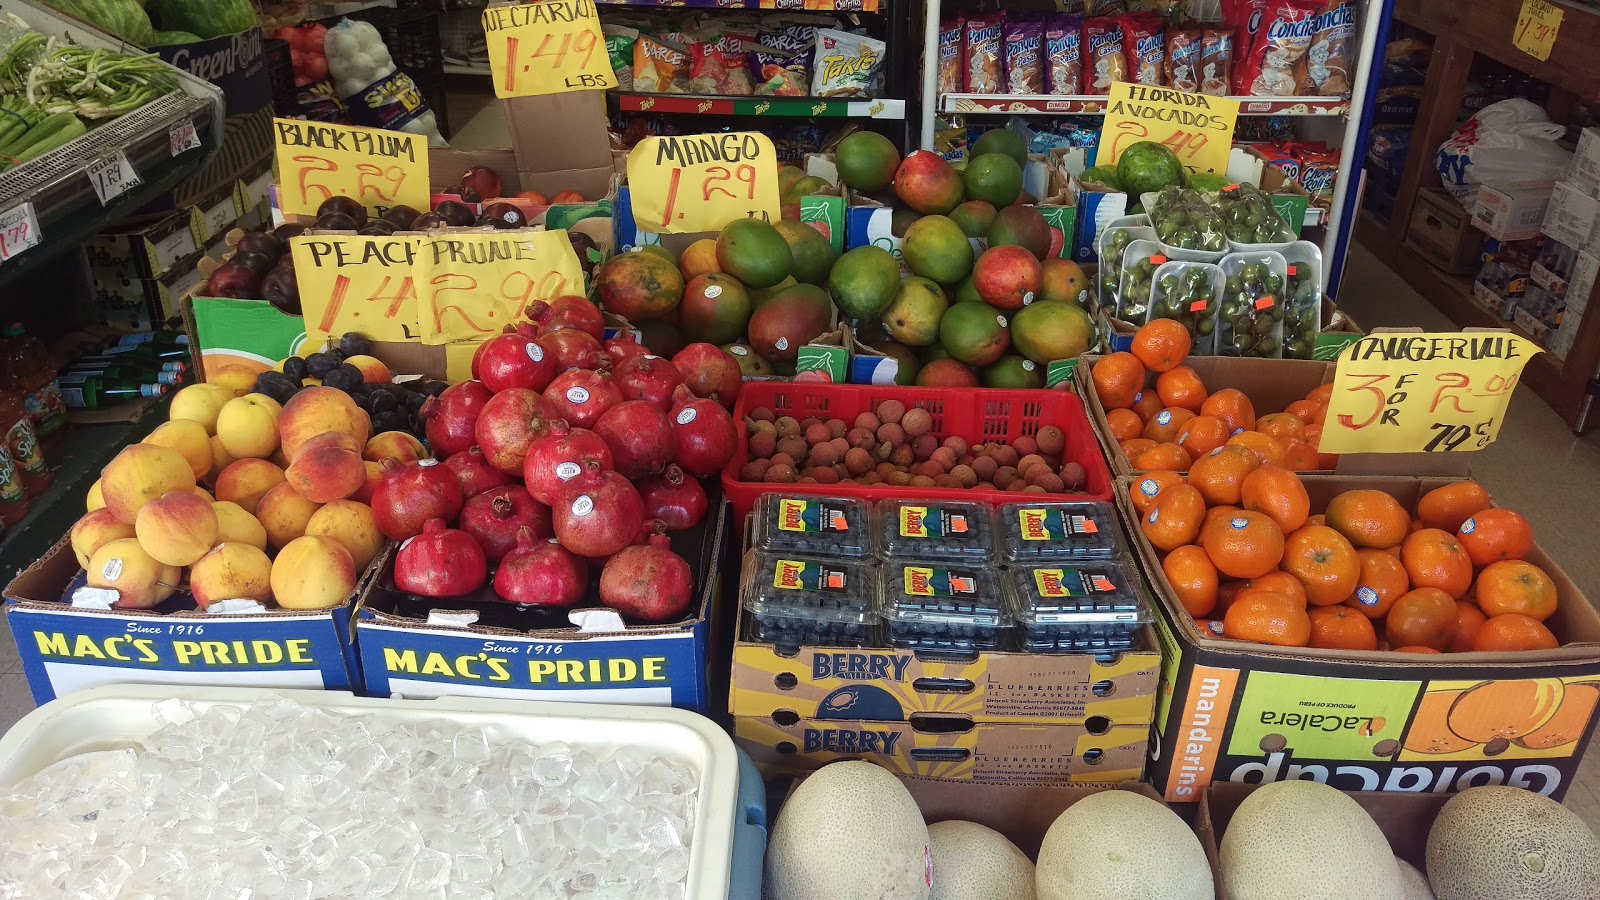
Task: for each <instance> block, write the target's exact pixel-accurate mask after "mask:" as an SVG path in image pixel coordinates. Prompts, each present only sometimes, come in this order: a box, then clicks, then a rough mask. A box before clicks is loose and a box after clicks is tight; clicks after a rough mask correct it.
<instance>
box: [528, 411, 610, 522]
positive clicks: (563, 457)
mask: <svg viewBox="0 0 1600 900" xmlns="http://www.w3.org/2000/svg"><path fill="white" fill-rule="evenodd" d="M591 461H593V462H596V463H598V464H599V465H600V468H602V469H611V468H615V466H614V465H613V464H612V461H611V448H610V447H608V446H606V442H605V441H603V440H601V439H600V436H599V435H597V434H595V433H594V432H592V431H589V430H588V429H586V428H573V427H571V426H569V425H568V424H567V423H566V422H563V421H562V420H560V419H555V420H553V421H551V422H550V427H549V430H547V431H546V432H545V433H544V434H542V435H540V436H539V437H538V438H536V439H535V440H534V442H533V443H532V444H530V445H528V455H527V458H526V459H524V460H523V463H522V481H523V483H524V484H526V485H527V486H528V493H530V494H532V495H533V498H534V499H535V500H538V501H539V502H540V503H545V504H549V503H554V502H555V499H556V493H557V492H558V490H559V489H560V487H561V484H562V482H565V481H570V480H572V479H573V478H576V477H578V476H579V475H581V474H583V472H584V471H585V469H586V468H587V463H589V462H591Z"/></svg>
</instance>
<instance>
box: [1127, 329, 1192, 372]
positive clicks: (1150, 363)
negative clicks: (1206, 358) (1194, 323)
mask: <svg viewBox="0 0 1600 900" xmlns="http://www.w3.org/2000/svg"><path fill="white" fill-rule="evenodd" d="M1193 343H1194V341H1193V338H1191V337H1190V336H1189V329H1187V328H1185V327H1184V326H1183V323H1182V322H1179V321H1178V320H1177V319H1151V320H1150V322H1148V323H1147V324H1146V325H1145V326H1144V327H1142V328H1140V329H1139V330H1138V331H1136V332H1134V335H1133V344H1132V345H1131V346H1130V347H1129V348H1128V349H1129V350H1131V351H1132V352H1133V355H1134V356H1135V357H1137V358H1138V360H1139V362H1141V363H1143V364H1144V367H1145V368H1146V369H1149V370H1150V371H1152V372H1166V371H1168V370H1170V369H1172V368H1173V367H1175V366H1177V365H1178V364H1179V363H1181V362H1183V360H1184V358H1185V357H1187V356H1188V355H1189V349H1190V347H1192V346H1193Z"/></svg>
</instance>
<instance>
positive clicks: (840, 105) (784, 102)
mask: <svg viewBox="0 0 1600 900" xmlns="http://www.w3.org/2000/svg"><path fill="white" fill-rule="evenodd" d="M609 95H610V96H611V97H612V98H614V102H615V103H616V104H617V106H618V108H620V109H621V110H622V111H623V112H656V113H685V114H689V115H703V116H767V117H770V118H802V119H810V118H826V119H904V118H905V117H906V102H905V101H904V100H892V99H889V98H880V99H876V100H834V99H829V98H826V97H767V96H760V97H715V96H706V95H700V94H641V93H635V92H630V91H611V92H609Z"/></svg>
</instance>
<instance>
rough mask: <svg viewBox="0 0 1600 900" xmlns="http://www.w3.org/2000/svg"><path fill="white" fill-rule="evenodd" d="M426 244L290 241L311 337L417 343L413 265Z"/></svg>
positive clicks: (355, 238)
mask: <svg viewBox="0 0 1600 900" xmlns="http://www.w3.org/2000/svg"><path fill="white" fill-rule="evenodd" d="M421 244H422V238H420V237H416V236H412V237H368V236H362V235H350V236H343V235H318V236H311V237H308V236H305V235H302V236H300V237H296V238H293V239H291V240H290V241H289V250H290V252H291V253H293V254H294V270H295V277H296V280H297V282H298V283H299V286H300V309H301V315H302V316H303V317H304V319H305V323H306V339H307V340H309V341H310V342H311V343H312V345H313V346H319V347H320V346H322V342H324V341H326V340H328V339H329V338H331V337H334V336H336V335H341V334H344V333H345V332H349V331H356V332H360V333H361V334H364V335H366V336H367V339H368V340H373V341H414V340H416V339H417V334H418V330H417V287H416V282H415V280H414V279H413V277H412V266H414V265H416V262H417V248H418V247H419V246H420V245H421ZM530 346H532V345H530Z"/></svg>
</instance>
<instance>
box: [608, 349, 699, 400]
mask: <svg viewBox="0 0 1600 900" xmlns="http://www.w3.org/2000/svg"><path fill="white" fill-rule="evenodd" d="M611 377H612V380H614V381H615V382H616V383H617V389H618V390H620V391H622V396H624V397H626V398H627V399H629V400H648V401H650V402H651V403H654V404H655V405H656V406H657V407H659V408H660V409H661V410H662V411H663V412H665V411H666V410H667V409H668V408H670V407H671V405H672V389H673V388H675V387H677V386H678V385H680V384H683V376H682V375H679V374H678V370H677V368H675V367H674V366H673V365H672V363H670V362H668V361H667V360H665V359H662V358H661V357H659V356H655V355H652V354H648V353H647V354H645V355H644V356H634V357H631V358H629V359H626V360H623V361H622V362H621V363H618V364H617V368H616V370H615V371H614V372H612V375H611Z"/></svg>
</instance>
